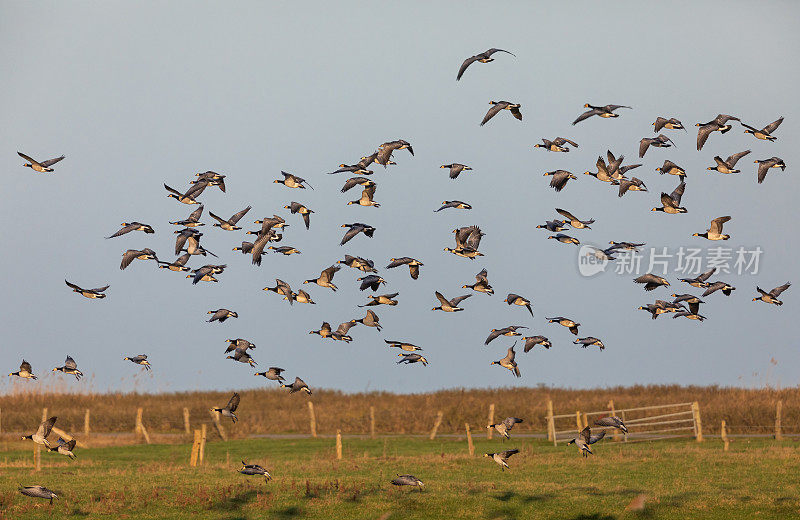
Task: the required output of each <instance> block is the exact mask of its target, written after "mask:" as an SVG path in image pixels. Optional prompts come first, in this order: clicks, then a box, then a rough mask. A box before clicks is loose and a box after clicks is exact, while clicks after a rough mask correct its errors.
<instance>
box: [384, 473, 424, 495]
mask: <svg viewBox="0 0 800 520" xmlns="http://www.w3.org/2000/svg"><path fill="white" fill-rule="evenodd" d="M391 483H392V485H395V486H416V487H417V489H419V490H420V492H422V488H423V487H424V486H425V484H424V483H423V482H422V481H421V480H420V479H418V478H417V477H415V476H414V475H401V474H399V473H398V474H397V478H394V479H392V482H391Z"/></svg>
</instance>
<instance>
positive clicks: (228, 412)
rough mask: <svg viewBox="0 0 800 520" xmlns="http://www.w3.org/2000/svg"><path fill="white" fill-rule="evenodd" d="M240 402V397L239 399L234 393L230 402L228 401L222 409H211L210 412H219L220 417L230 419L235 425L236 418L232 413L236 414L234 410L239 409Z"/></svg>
mask: <svg viewBox="0 0 800 520" xmlns="http://www.w3.org/2000/svg"><path fill="white" fill-rule="evenodd" d="M240 400H241V397H239V394H238V393H236V392H234V393H233V395H232V396H231V398H230V400H229V401H228V404H226V405H225V406H224V407H222V408H216V407H213V408H211V411H212V412H219V414H220V415H222V416H223V417H230V418H231V421H233V422H234V423H235V422H236V420H237V419H238V417H236V414H235V413H234V412H236V409H237V408H239V401H240Z"/></svg>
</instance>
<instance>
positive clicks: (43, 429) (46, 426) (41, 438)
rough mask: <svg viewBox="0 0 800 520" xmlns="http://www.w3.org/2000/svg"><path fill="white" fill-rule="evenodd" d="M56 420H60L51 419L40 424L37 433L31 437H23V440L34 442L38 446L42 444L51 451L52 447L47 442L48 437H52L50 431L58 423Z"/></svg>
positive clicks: (56, 418)
mask: <svg viewBox="0 0 800 520" xmlns="http://www.w3.org/2000/svg"><path fill="white" fill-rule="evenodd" d="M56 420H58V417H50V418H49V419H47V420H46V421H42V422H41V424H39V427H38V428H37V429H36V432H34V433H32V434H30V435H23V436H22V440H23V441H25V440H29V441H33V442H35V443H36V444H41V445H42V446H45V447H47V448H48V449H49V448H50V447H51V445H50V441H48V440H47V436H48V435H50V431H51V430H52V429H53V425H54V424H55V423H56Z"/></svg>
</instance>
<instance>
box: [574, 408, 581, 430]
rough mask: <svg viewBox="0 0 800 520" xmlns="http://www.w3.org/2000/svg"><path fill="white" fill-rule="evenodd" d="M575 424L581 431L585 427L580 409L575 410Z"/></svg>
mask: <svg viewBox="0 0 800 520" xmlns="http://www.w3.org/2000/svg"><path fill="white" fill-rule="evenodd" d="M575 424H577V425H578V431H581V430H582V429H583V419H581V412H580V411H576V412H575Z"/></svg>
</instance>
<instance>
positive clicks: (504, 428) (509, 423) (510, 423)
mask: <svg viewBox="0 0 800 520" xmlns="http://www.w3.org/2000/svg"><path fill="white" fill-rule="evenodd" d="M522 422H523V420H522V419H519V418H517V417H506V418H505V419H504V420H503V422H501V423H497V424H489V425H487V426H486V428H489V429H491V428H494V429H495V430H497V433H499V434H500V435H501V436H502V437H503V439H504V440H508V439H510V438H511V436H510V435H509V434H508V432H510V431H511V429H512V428H514V425H516V424H520V423H522Z"/></svg>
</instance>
